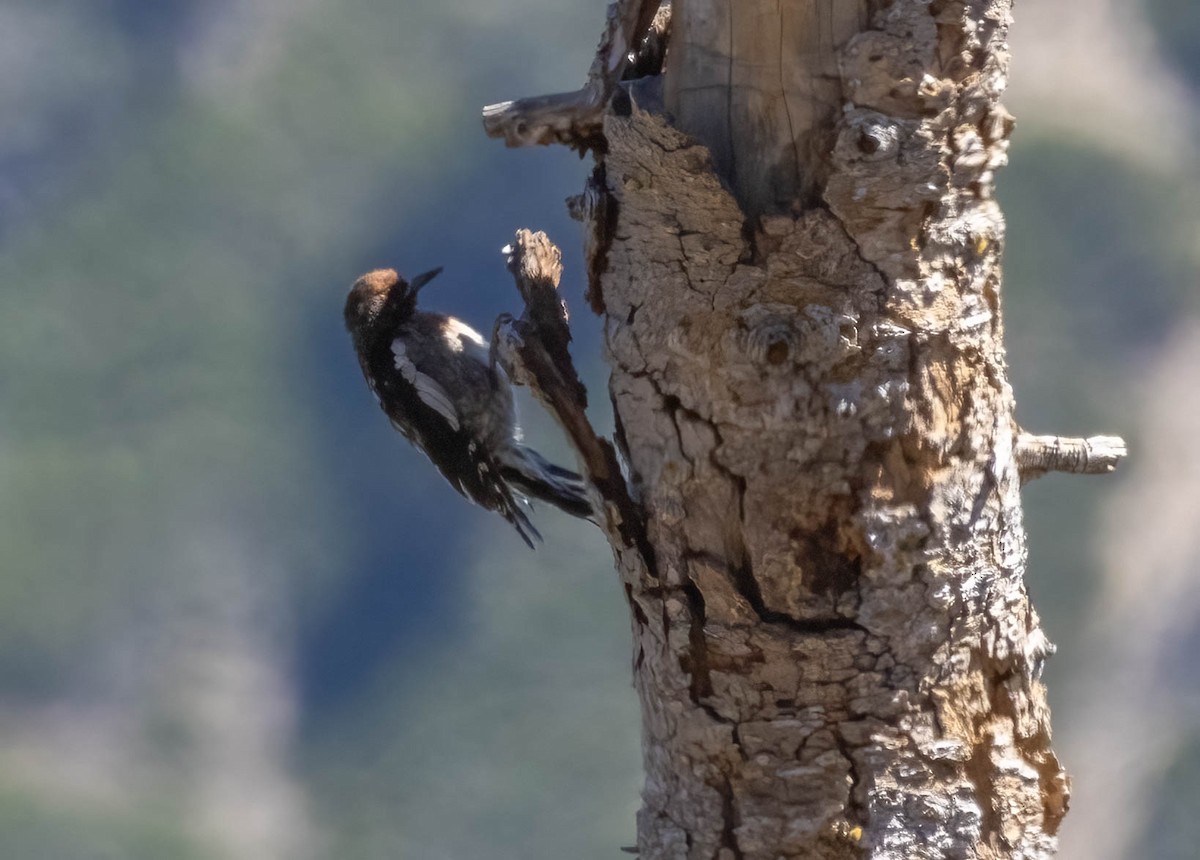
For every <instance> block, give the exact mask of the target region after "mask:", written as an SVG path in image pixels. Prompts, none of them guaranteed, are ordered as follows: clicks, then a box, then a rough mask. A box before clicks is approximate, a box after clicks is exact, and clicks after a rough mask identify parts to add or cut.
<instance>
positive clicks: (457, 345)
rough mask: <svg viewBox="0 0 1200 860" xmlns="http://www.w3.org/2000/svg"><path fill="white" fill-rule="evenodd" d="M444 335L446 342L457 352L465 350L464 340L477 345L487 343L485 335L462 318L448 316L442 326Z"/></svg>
mask: <svg viewBox="0 0 1200 860" xmlns="http://www.w3.org/2000/svg"><path fill="white" fill-rule="evenodd" d="M442 335H443V336H444V337H445V338H446V343H448V344H449V345H450V348H451V349H452V350H454V351H455V352H462V351H463V346H464V345H465V344H463V341H464V340H469V341H471V343H473V344H475V346H484V344H485V342H484V340H483V335H481V334H480V333H479V332H477V331H475V329H473V328H471V327H470V326H469V325H467V324H466V323H465V322H463V321H462V320H456V319H455V318H454V317H447V319H446V322H445V324H444V325H443V327H442Z"/></svg>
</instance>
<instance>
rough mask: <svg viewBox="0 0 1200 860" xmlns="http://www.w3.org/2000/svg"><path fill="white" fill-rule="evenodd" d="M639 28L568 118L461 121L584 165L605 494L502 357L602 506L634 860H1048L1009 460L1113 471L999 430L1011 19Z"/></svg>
mask: <svg viewBox="0 0 1200 860" xmlns="http://www.w3.org/2000/svg"><path fill="white" fill-rule="evenodd" d="M654 11H655V10H654V8H653V6H652V5H651V4H648V3H646V2H641V0H628V2H624V3H622V4H621V5H619V6H617V7H614V8H613V9H612V10H611V14H610V26H609V30H608V32H607V33H606V35H605V38H604V41H603V42H602V44H601V50H600V53H599V55H598V57H597V60H596V63H595V64H594V65H593V69H592V74H591V78H590V80H589V83H588V85H587V86H586V87H585V88H584V89H583V90H581V91H579V92H578V93H571V94H563V95H559V96H550V97H543V98H540V99H531V100H524V101H521V102H515V103H506V104H504V105H498V106H494V107H492V108H488V109H487V110H486V111H485V124H486V125H487V126H488V128H489V131H490V132H491V133H493V134H497V135H504V136H506V137H507V138H508V140H509V142H510V143H511V144H521V143H530V142H541V143H545V142H550V141H560V142H567V143H570V144H573V145H581V146H589V147H591V148H593V149H594V150H595V151H596V152H597V153H598V154H597V157H596V158H597V168H596V171H595V175H594V178H593V181H592V183H591V185H590V187H589V189H588V191H587V192H586V193H585V195H584V196H583V198H581V201H580V202H581V204H582V205H581V207H580V208H581V210H582V212H583V214H584V216H585V217H586V218H587V219H588V221H589V225H590V231H589V239H588V255H589V267H590V270H591V271H590V275H591V281H590V298H591V300H592V303H593V306H594V307H595V308H596V309H597V311H598V312H600V313H601V314H603V316H604V320H605V332H606V343H607V359H608V361H609V363H610V365H611V367H612V378H611V385H610V393H611V396H612V400H613V404H614V408H615V411H616V416H617V426H618V438H617V444H618V446H619V447H620V448H621V449H622V452H623V454H624V458H625V460H626V462H627V466H628V468H627V472H628V474H627V480H626V479H623V478H622V477H621V474H620V470H619V468H618V465H617V460H616V458H615V456H614V455H613V450H612V448H611V446H608V445H607V443H605V442H603V441H601V440H597V439H596V438H595V436H594V434H592V433H591V431H590V428H588V427H586V426H581V416H582V402H583V401H582V395H581V394H579V393H578V392H577V391H576V390H575V388H574V387H573V385H572V383H573V371H570V369H569V360H567V359H565V358H563V356H564V355H565V352H564V351H562V350H561V348H560V347H561V346H562V344H563V342H562V332H558V333H557V334H552V335H550V336H548V337H547V338H545V340H546V344H547V349H546V350H545V351H542V350H541V346H540V345H539V342H540V341H541V340H542V338H541V336H540V335H539V333H538V332H539V330H545V329H546V325H545V324H543V323H540V322H539V318H540V319H542V320H545V318H546V316H545V314H544V313H542V312H539V311H538V310H537V308H536V307H535V305H536V304H537V302H534V303H533V305H531V307H530V312H529V313H527V315H526V319H525V320H523V321H522V323H521V324H519V325H521V326H522V327H521V328H520V329H519V330H518V332H517V334H519V335H520V338H519V339H518V338H512V339H511V340H510V342H509V343H510V345H515V353H516V354H515V355H514V356H513V357H512V359H511V362H512V364H513V365H515V366H516V367H515V368H514V371H513V372H514V373H518V374H520V373H521V372H522V370H521V367H522V366H523V368H524V375H525V376H526V377H527V378H529V379H530V381H531V382H532V384H533V386H534V388H535V390H538V391H539V393H540V394H541V395H542V396H543V398H544V400H546V402H547V403H548V405H549V406H550V408H551V409H552V410H553V411H554V412H555V413H556V414H557V415H558V416H559V418H560V420H561V421H562V423H563V424H564V426H565V427H567V429H568V432H569V433H570V434H571V436H572V438H573V440H574V441H575V443H576V445H577V447H578V450H579V451H580V455H581V459H582V460H583V462H584V465H585V466H586V467H587V469H588V472H589V474H590V475H591V476H592V477H593V480H594V481H595V482H596V485H597V487H598V488H599V490H600V493H601V495H602V496H603V497H604V499H605V500H606V502H607V505H608V514H609V517H608V522H607V529H608V533H609V535H610V538H611V541H612V544H613V547H614V550H615V553H616V558H617V564H618V568H619V571H620V574H621V577H622V581H623V582H624V584H625V588H626V591H627V593H628V596H629V602H630V606H631V609H632V618H633V633H634V643H635V662H634V667H635V671H634V675H635V683H636V686H637V689H638V692H639V695H640V697H641V701H642V706H643V715H644V733H643V739H644V756H645V769H646V782H645V788H644V791H643V806H642V809H641V812H640V813H639V817H638V851H639V853H640V854H641V856H642V857H645V858H671V860H674V858H688V860H700V858H705V860H707V858H717V860H734V858H747V860H749V858H762V860H768V858H771V860H774V858H780V857H803V858H842V857H845V858H850V857H873V858H895V860H911V858H919V857H930V858H932V857H939V858H940V857H947V858H950V857H954V858H960V857H961V858H966V857H979V858H1045V857H1050V856H1052V855H1053V854H1054V851H1055V832H1056V831H1057V829H1058V826H1059V823H1060V821H1061V819H1062V816H1063V814H1064V812H1065V811H1066V806H1067V793H1068V782H1067V777H1066V775H1065V773H1064V772H1063V769H1062V767H1061V766H1060V764H1059V762H1058V759H1057V758H1056V757H1055V755H1054V753H1053V751H1052V750H1051V748H1050V725H1049V714H1048V711H1047V708H1046V703H1045V696H1044V690H1043V687H1042V685H1041V684H1040V683H1039V681H1038V676H1039V674H1040V670H1041V666H1042V663H1043V661H1044V659H1045V657H1046V655H1047V653H1048V652H1049V650H1050V645H1049V643H1048V642H1047V640H1046V639H1045V637H1044V636H1043V634H1042V632H1041V630H1040V628H1039V625H1038V619H1037V615H1036V613H1035V612H1034V610H1033V608H1032V607H1031V606H1030V604H1029V601H1028V598H1027V595H1026V591H1025V587H1024V584H1023V573H1024V564H1025V536H1024V532H1023V529H1022V525H1021V508H1020V492H1019V491H1020V485H1021V478H1022V474H1021V467H1022V464H1024V466H1025V468H1026V471H1027V476H1029V475H1033V474H1036V473H1039V472H1041V471H1047V470H1054V469H1061V470H1069V471H1104V470H1107V469H1109V468H1111V467H1112V465H1113V464H1114V463H1115V461H1116V459H1117V458H1118V457H1119V456H1120V454H1121V453H1122V452H1121V450H1120V445H1119V440H1106V439H1096V440H1090V441H1089V442H1086V443H1085V442H1084V441H1083V440H1075V441H1074V442H1068V443H1064V442H1062V440H1056V439H1054V438H1052V437H1051V438H1049V439H1047V438H1046V437H1032V436H1028V435H1026V434H1022V433H1021V432H1020V431H1019V429H1018V428H1017V427H1016V425H1015V423H1014V420H1013V398H1012V392H1011V390H1010V388H1009V386H1008V383H1007V379H1006V373H1005V365H1004V352H1003V346H1002V343H1001V334H1002V328H1001V321H1000V299H999V296H1000V267H999V262H1000V249H1001V245H1002V242H1003V231H1004V224H1003V219H1002V217H1001V213H1000V210H999V208H998V207H997V205H996V203H995V201H994V199H993V197H992V179H993V171H994V170H995V169H996V168H997V167H999V166H1000V165H1002V164H1003V163H1004V161H1005V153H1006V148H1007V137H1008V133H1009V131H1010V130H1011V127H1012V120H1011V117H1009V115H1008V114H1007V113H1006V112H1005V111H1004V109H1003V108H1002V107H1001V106H1000V104H999V102H998V98H999V96H1000V93H1001V91H1002V90H1003V87H1004V81H1005V73H1006V64H1007V51H1006V42H1005V39H1006V29H1007V24H1008V20H1009V2H1008V0H935V2H932V3H931V2H929V0H892V2H885V0H876V1H875V2H865V0H864V2H857V0H855V2H850V0H846V2H843V0H793V2H767V0H743V2H740V3H734V2H733V0H681V2H678V3H677V4H676V7H675V9H674V11H673V16H674V17H673V20H672V22H671V29H672V33H671V41H670V45H669V48H668V50H667V60H666V66H665V69H664V70H662V74H661V75H660V76H655V75H653V73H654V72H656V71H659V70H658V69H656V68H654V67H655V66H656V65H657V64H658V63H659V61H660V58H661V53H660V52H659V50H658V49H660V48H661V43H662V39H663V38H664V37H663V33H664V32H665V18H664V16H663V14H662V13H660V14H659V16H658V18H656V19H655V20H654V23H653V28H652V30H651V33H652V36H653V38H650V39H643V34H644V33H645V32H646V29H647V27H649V26H651V25H650V21H651V16H652V14H653V13H654ZM631 48H633V49H634V54H635V55H634V56H633V57H632V58H630V57H628V56H627V52H628V51H629V50H630V49H631ZM639 51H640V52H641V53H640V54H639V53H638V52H639ZM631 69H637V70H638V73H646V72H647V71H649V72H650V73H651V74H650V76H648V77H643V78H641V79H639V80H634V81H631V82H628V83H626V84H625V85H623V86H622V87H617V86H616V81H617V79H618V78H619V77H621V76H622V75H626V76H631ZM536 244H537V243H536V242H535V241H534V240H533V238H532V237H529V236H524V237H521V238H520V239H519V241H518V247H517V252H516V258H515V259H516V260H517V261H520V260H522V259H525V257H524V256H523V255H525V254H527V253H533V256H535V257H536V256H537V255H538V254H543V255H544V254H545V253H547V252H546V249H545V248H544V247H543V248H541V249H540V250H539V251H536V252H531V251H530V249H531V248H532V247H533V245H536ZM551 268H553V267H552V266H551ZM515 271H516V273H517V274H518V281H519V282H522V280H523V279H524V281H526V282H527V281H528V280H529V278H530V274H529V272H528V271H525V272H522V271H521V270H520V268H519V267H518V268H517V269H516V270H515ZM556 277H557V274H556V272H551V273H550V274H549V275H547V276H544V277H543V278H542V280H543V281H544V282H545V283H551V282H555V283H556ZM535 280H536V278H535ZM547 295H550V293H547ZM527 297H528V291H527ZM553 305H554V302H553V301H549V302H543V306H546V307H548V306H553ZM539 314H540V317H539ZM555 325H557V323H555ZM534 353H537V354H536V355H535V354H534ZM555 365H556V366H557V367H558V370H557V371H555V370H554V369H553V367H554V366H555ZM556 374H557V375H556ZM564 379H565V380H566V382H567V383H568V384H564Z"/></svg>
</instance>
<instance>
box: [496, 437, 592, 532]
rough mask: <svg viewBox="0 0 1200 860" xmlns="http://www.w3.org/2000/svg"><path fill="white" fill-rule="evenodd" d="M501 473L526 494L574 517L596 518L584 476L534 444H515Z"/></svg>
mask: <svg viewBox="0 0 1200 860" xmlns="http://www.w3.org/2000/svg"><path fill="white" fill-rule="evenodd" d="M500 474H501V476H502V477H503V478H504V480H505V481H506V482H507V483H508V484H511V485H512V487H513V489H515V490H516V491H517V492H519V493H521V494H522V495H525V496H528V497H529V498H531V499H538V500H539V501H543V502H547V503H549V504H551V505H554V506H555V507H556V508H558V509H560V510H563V511H566V512H567V513H568V514H570V515H571V516H574V517H580V518H581V519H585V520H594V519H595V509H594V508H593V507H592V502H591V499H589V498H588V493H587V485H586V484H585V483H584V481H583V478H582V477H580V476H579V475H577V474H576V473H575V472H572V471H571V470H570V469H564V468H562V467H561V466H556V465H554V464H553V463H551V462H550V461H549V460H547V459H546V458H545V457H543V456H542V455H541V454H539V453H538V452H537V451H535V450H533V449H532V448H526V447H525V446H524V445H515V446H513V448H512V453H511V454H510V455H509V456H507V457H505V458H504V459H503V460H502V461H501V463H500Z"/></svg>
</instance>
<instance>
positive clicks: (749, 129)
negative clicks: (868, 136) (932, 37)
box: [666, 0, 869, 215]
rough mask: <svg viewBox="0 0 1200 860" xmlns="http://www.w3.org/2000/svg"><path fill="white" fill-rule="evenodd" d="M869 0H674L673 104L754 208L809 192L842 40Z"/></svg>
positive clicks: (835, 88) (834, 98) (819, 169)
mask: <svg viewBox="0 0 1200 860" xmlns="http://www.w3.org/2000/svg"><path fill="white" fill-rule="evenodd" d="M868 5H869V4H868V3H867V2H866V0H772V1H771V2H753V3H746V2H738V0H675V3H674V4H673V13H672V15H673V23H672V35H671V50H670V52H669V54H668V56H667V76H666V81H667V87H666V108H667V111H668V112H669V113H670V114H671V115H672V116H673V117H674V121H675V125H676V126H677V127H678V128H679V129H681V130H683V131H685V132H687V133H688V134H690V135H691V136H693V137H695V138H696V139H697V140H699V141H700V142H701V143H703V144H704V145H705V146H707V147H708V148H709V150H710V151H711V152H712V155H713V161H714V163H715V164H716V168H717V172H718V173H719V174H720V175H721V176H722V177H723V178H724V179H725V180H726V182H728V183H729V186H730V188H732V190H733V192H734V196H735V197H736V198H737V200H738V201H739V203H740V204H741V206H742V208H743V209H744V210H745V211H746V213H747V214H750V215H757V214H761V213H772V212H786V211H788V210H789V209H790V208H792V207H793V206H794V205H795V204H796V202H797V201H807V200H809V198H810V197H811V195H812V193H813V192H814V190H815V189H816V187H817V185H818V183H819V181H820V177H821V176H822V175H823V172H824V158H823V153H824V152H825V151H827V149H828V147H827V146H825V145H824V144H825V137H826V135H827V132H828V131H829V128H830V126H831V122H832V118H833V117H834V116H835V115H836V113H837V111H838V110H840V109H841V105H842V83H841V79H840V78H839V75H838V68H837V49H838V48H840V47H841V46H842V45H843V44H844V43H845V42H846V40H847V39H849V38H850V37H851V36H853V35H854V34H855V33H858V32H859V31H860V30H861V29H862V28H863V25H864V24H865V23H866V21H867V12H868Z"/></svg>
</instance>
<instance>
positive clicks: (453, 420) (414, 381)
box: [392, 338, 458, 430]
mask: <svg viewBox="0 0 1200 860" xmlns="http://www.w3.org/2000/svg"><path fill="white" fill-rule="evenodd" d="M392 355H394V356H395V357H396V370H398V371H400V375H401V376H403V377H404V378H405V380H407V381H408V383H409V384H410V385H412V387H413V388H415V389H417V397H419V398H421V402H422V403H424V404H425V405H426V406H428V407H429V408H430V409H432V410H434V411H435V412H437V413H438V414H439V415H441V416H442V417H443V418H445V419H446V423H448V424H449V425H450V426H451V427H452V428H454V429H455V430H457V429H458V413H457V412H455V410H454V403H453V402H451V400H450V395H448V394H446V390H445V389H444V388H442V386H440V385H438V384H437V382H435V381H434V380H433V378H432V377H429V376H426V375H425V374H424V373H422V372H421V371H419V370H417V366H416V365H415V364H413V363H412V361H411V360H410V359H409V357H408V353H407V352H406V351H405V349H404V341H403V340H401V339H400V338H396V339H395V340H394V341H392Z"/></svg>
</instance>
